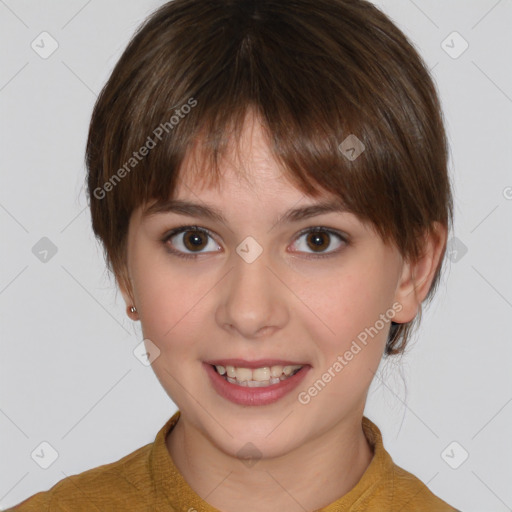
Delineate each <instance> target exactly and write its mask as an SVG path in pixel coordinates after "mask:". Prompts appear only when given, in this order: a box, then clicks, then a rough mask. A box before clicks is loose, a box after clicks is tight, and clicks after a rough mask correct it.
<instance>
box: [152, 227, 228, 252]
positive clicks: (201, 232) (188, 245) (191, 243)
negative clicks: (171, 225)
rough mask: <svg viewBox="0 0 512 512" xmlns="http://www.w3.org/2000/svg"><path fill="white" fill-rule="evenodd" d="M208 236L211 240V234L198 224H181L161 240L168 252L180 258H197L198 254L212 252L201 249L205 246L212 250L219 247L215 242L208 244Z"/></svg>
mask: <svg viewBox="0 0 512 512" xmlns="http://www.w3.org/2000/svg"><path fill="white" fill-rule="evenodd" d="M183 235H184V236H183ZM208 238H211V239H212V240H213V235H212V233H211V232H210V231H208V230H207V229H205V228H200V227H199V226H181V227H179V228H175V229H173V230H172V231H170V232H169V233H167V234H166V235H165V236H164V238H163V239H162V242H163V243H164V244H165V246H166V248H167V250H168V251H169V252H170V253H172V254H174V255H176V256H179V257H180V258H197V256H198V255H199V254H203V253H204V252H212V251H211V250H210V251H203V249H205V248H208V247H210V249H212V250H213V251H215V250H218V249H219V247H218V245H217V246H216V244H213V243H212V244H209V243H208ZM173 239H175V240H173ZM171 241H172V242H171ZM215 246H216V247H215ZM187 251H191V252H187Z"/></svg>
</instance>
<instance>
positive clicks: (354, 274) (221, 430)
mask: <svg viewBox="0 0 512 512" xmlns="http://www.w3.org/2000/svg"><path fill="white" fill-rule="evenodd" d="M241 147H242V152H241V154H240V156H241V159H240V160H237V159H236V158H234V157H233V158H226V159H225V161H224V166H223V168H222V171H223V175H222V181H221V183H220V186H219V187H209V188H207V187H201V186H200V184H198V183H197V182H192V181H187V165H191V163H190V162H191V161H190V160H187V161H186V162H185V167H184V172H183V174H182V176H183V180H182V181H181V182H180V185H179V187H178V190H177V192H176V194H175V199H179V200H182V201H187V202H191V203H195V204H199V205H201V206H203V207H204V206H208V207H210V208H211V209H215V210H217V211H218V212H219V213H220V214H222V216H223V217H224V220H223V221H221V220H219V219H215V218H208V217H204V216H200V215H199V214H198V213H197V211H196V212H191V211H189V213H188V214H185V215H184V214H183V210H182V212H181V213H178V212H176V211H173V210H171V211H164V212H159V213H155V214H152V215H143V207H140V208H139V209H137V210H135V211H134V213H133V215H132V218H131V220H130V227H129V234H128V272H129V276H130V280H131V286H132V293H133V295H132V297H129V296H128V294H127V293H126V291H125V290H123V294H124V295H125V298H126V300H127V303H128V304H135V305H136V307H137V310H138V315H139V316H138V318H139V319H140V321H141V324H142V330H143V335H144V338H145V339H149V340H151V344H147V348H148V351H149V352H150V353H151V351H154V348H153V345H152V344H154V346H156V347H157V348H158V350H159V355H158V357H157V358H156V359H155V360H154V361H153V363H152V367H153V370H154V371H155V373H156V375H157V377H158V379H159V381H160V382H161V384H162V386H163V387H164V389H165V390H166V391H167V393H168V394H169V396H170V397H171V398H172V400H173V401H174V402H175V404H176V405H177V406H178V407H179V409H180V410H181V413H182V418H183V421H185V422H187V424H188V425H190V426H191V427H193V428H194V430H195V431H196V432H200V433H201V434H202V435H204V437H205V438H207V439H209V440H210V441H211V442H212V443H213V444H214V445H215V446H217V447H218V448H219V449H221V450H222V451H223V452H225V453H227V454H231V455H234V454H236V453H237V452H238V450H240V447H241V446H244V445H245V443H247V442H252V443H253V444H254V445H256V446H257V447H258V450H259V451H260V452H261V454H262V456H263V457H272V456H277V455H281V454H285V453H287V452H291V451H292V450H293V449H294V448H296V447H298V446H301V445H303V444H304V443H306V442H308V441H312V440H314V439H316V438H319V437H320V436H322V435H323V434H326V433H327V432H329V431H331V430H332V429H334V428H335V426H336V425H337V424H338V423H339V422H340V421H345V420H346V421H350V420H351V419H353V420H354V421H360V415H361V414H362V411H363V408H364V404H365V400H366V395H367V392H368V388H369V385H370V383H371V380H372V378H373V376H374V372H375V371H376V369H377V367H378V365H379V362H380V360H381V357H382V354H383V351H384V347H385V342H386V338H387V335H388V331H389V328H390V325H391V320H394V321H398V322H402V321H408V320H410V319H411V318H412V317H413V316H414V314H412V313H410V312H411V305H410V304H409V305H408V304H407V303H406V301H407V300H408V297H409V296H410V295H408V296H407V297H406V296H405V295H406V294H405V293H404V291H405V285H404V282H405V278H406V277H407V276H406V272H405V270H407V268H406V265H404V262H403V260H402V258H401V257H400V255H399V253H398V251H397V250H396V249H395V248H392V247H390V246H387V245H385V244H384V243H383V241H382V240H381V239H380V238H379V237H378V236H377V234H376V233H375V232H374V231H373V230H372V229H371V228H370V226H368V225H366V224H364V223H363V222H362V221H361V220H360V219H358V218H357V217H356V216H355V215H353V214H350V213H347V212H343V211H331V212H324V213H321V214H318V215H315V216H312V217H309V218H304V217H303V218H291V219H284V220H282V221H281V222H277V220H278V219H279V218H280V217H283V216H284V214H285V213H286V212H288V211H289V210H292V209H297V208H303V207H307V206H311V205H315V204H318V203H320V202H322V203H323V202H326V201H329V200H332V199H334V196H332V195H329V194H328V193H325V195H324V196H323V197H315V198H314V199H313V198H311V197H307V196H305V195H304V194H303V193H302V192H301V191H300V190H298V189H296V188H295V187H294V186H293V185H292V184H290V183H289V182H287V181H286V180H285V179H284V177H283V175H282V173H281V171H280V169H279V167H278V164H277V163H276V162H275V161H274V160H273V159H272V157H271V155H270V151H269V148H268V146H267V143H266V141H265V138H264V136H263V132H262V130H261V129H260V127H259V125H258V123H257V121H256V122H254V123H253V122H249V121H248V122H247V123H246V126H245V129H244V131H243V133H242V134H241ZM241 165H243V168H244V170H245V171H246V172H248V178H247V179H243V178H241V177H240V176H239V175H238V174H237V173H236V169H237V166H241ZM188 174H189V175H190V173H188ZM182 226H190V227H188V228H187V229H184V230H183V231H181V232H174V233H172V232H173V230H176V228H180V227H182ZM315 230H317V231H315ZM408 312H409V313H408ZM407 314H409V316H411V315H412V316H411V318H405V317H404V315H405V316H406V315H407ZM365 334H366V336H365ZM364 340H365V341H364ZM234 359H238V360H242V361H238V364H233V362H235V363H236V361H233V360H234ZM214 362H215V363H217V365H218V366H219V367H224V370H225V371H226V368H227V367H228V366H234V367H235V368H234V369H233V370H230V371H231V374H232V375H233V372H234V375H236V377H237V380H236V381H235V383H230V382H228V381H227V380H226V377H225V376H221V375H220V373H222V371H223V369H222V368H219V369H218V372H217V371H215V370H214V369H213V366H212V365H211V364H210V363H214ZM229 363H232V364H229ZM294 365H296V366H299V365H300V366H301V367H302V368H301V369H300V370H299V371H298V373H296V374H294V375H292V376H290V377H288V378H284V376H285V373H286V372H284V370H285V368H281V369H280V367H285V366H291V367H292V369H291V370H290V369H288V370H287V371H288V373H290V372H293V371H294V370H296V369H297V368H294ZM251 366H253V367H254V366H257V367H259V368H262V369H261V370H257V371H254V369H253V372H252V373H251ZM244 367H245V369H244ZM265 368H269V369H268V370H266V369H265ZM219 372H220V373H219ZM270 372H272V373H273V374H274V375H279V377H273V379H276V378H277V379H278V380H277V381H276V380H273V381H272V382H273V383H271V382H270V377H271V375H270ZM283 372H284V373H283ZM244 379H249V380H256V381H258V382H259V381H260V380H263V381H265V380H266V381H267V382H266V383H265V382H263V386H261V387H260V386H259V385H258V387H252V386H242V385H240V384H239V381H243V380H244ZM221 381H222V382H221ZM318 381H320V382H321V383H320V384H319V383H318ZM315 383H316V387H315ZM265 384H266V385H265Z"/></svg>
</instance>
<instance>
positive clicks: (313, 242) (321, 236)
mask: <svg viewBox="0 0 512 512" xmlns="http://www.w3.org/2000/svg"><path fill="white" fill-rule="evenodd" d="M306 243H307V244H308V247H310V248H311V249H313V251H315V252H321V251H323V250H325V249H327V248H328V247H329V244H330V236H329V235H328V234H327V233H325V232H317V233H314V232H313V233H309V234H308V236H307V237H306Z"/></svg>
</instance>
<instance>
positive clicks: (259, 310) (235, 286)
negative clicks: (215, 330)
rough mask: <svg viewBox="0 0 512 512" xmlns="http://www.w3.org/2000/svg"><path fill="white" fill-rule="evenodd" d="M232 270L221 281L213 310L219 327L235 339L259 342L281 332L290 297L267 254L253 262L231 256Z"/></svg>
mask: <svg viewBox="0 0 512 512" xmlns="http://www.w3.org/2000/svg"><path fill="white" fill-rule="evenodd" d="M232 260H233V262H232V263H233V265H234V267H233V268H232V270H231V272H229V274H228V276H227V279H226V280H225V281H224V286H223V287H222V292H221V294H220V296H219V302H218V306H217V310H216V320H217V323H218V325H219V326H220V327H221V328H222V329H224V330H227V331H229V333H230V335H232V336H234V337H243V338H244V339H254V340H255V339H259V338H261V337H264V336H269V335H271V334H273V333H274V332H275V331H278V330H279V329H282V328H283V327H284V326H285V325H286V323H287V322H288V319H289V309H288V307H289V306H288V303H289V301H290V296H291V295H292V294H291V293H290V291H289V290H287V288H286V286H285V285H284V284H283V281H282V276H279V272H277V271H276V270H275V269H274V268H271V261H269V258H268V257H267V253H266V252H265V251H263V252H262V253H261V254H260V255H259V256H258V257H257V258H256V259H255V260H254V261H251V260H250V259H244V257H242V256H240V255H239V254H238V253H236V252H234V253H233V254H232Z"/></svg>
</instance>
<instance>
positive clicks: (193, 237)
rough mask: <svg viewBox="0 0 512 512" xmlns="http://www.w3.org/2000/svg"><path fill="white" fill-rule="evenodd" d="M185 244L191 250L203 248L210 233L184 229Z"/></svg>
mask: <svg viewBox="0 0 512 512" xmlns="http://www.w3.org/2000/svg"><path fill="white" fill-rule="evenodd" d="M183 234H184V236H183V239H182V240H183V244H184V245H185V247H186V248H187V249H188V250H189V251H195V250H201V249H204V247H206V244H207V242H208V235H206V234H205V233H203V232H202V231H192V230H189V231H184V232H183Z"/></svg>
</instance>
